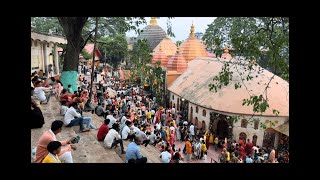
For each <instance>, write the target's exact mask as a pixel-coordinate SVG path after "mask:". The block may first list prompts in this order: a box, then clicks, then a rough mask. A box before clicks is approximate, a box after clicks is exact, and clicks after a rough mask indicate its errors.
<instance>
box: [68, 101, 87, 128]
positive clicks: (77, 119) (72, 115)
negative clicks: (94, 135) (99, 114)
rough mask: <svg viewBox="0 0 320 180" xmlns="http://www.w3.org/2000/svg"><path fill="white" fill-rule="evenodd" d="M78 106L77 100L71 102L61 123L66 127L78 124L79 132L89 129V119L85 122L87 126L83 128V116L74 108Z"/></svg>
mask: <svg viewBox="0 0 320 180" xmlns="http://www.w3.org/2000/svg"><path fill="white" fill-rule="evenodd" d="M77 107H78V103H77V102H73V103H72V104H71V107H70V108H69V109H68V110H67V112H66V114H65V115H64V119H63V123H64V125H66V126H67V127H71V126H75V125H80V132H86V131H89V130H90V129H88V127H89V126H90V122H91V119H90V121H89V125H88V124H87V128H84V126H83V124H84V118H83V117H81V115H80V113H77V112H76V110H75V108H77Z"/></svg>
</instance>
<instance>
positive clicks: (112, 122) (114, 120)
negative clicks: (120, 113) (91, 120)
mask: <svg viewBox="0 0 320 180" xmlns="http://www.w3.org/2000/svg"><path fill="white" fill-rule="evenodd" d="M106 119H110V123H109V125H108V127H109V129H111V128H112V125H113V124H114V123H116V122H117V120H116V118H114V117H113V115H111V112H110V111H109V112H108V116H107V118H106Z"/></svg>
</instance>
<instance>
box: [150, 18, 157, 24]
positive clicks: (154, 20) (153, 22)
mask: <svg viewBox="0 0 320 180" xmlns="http://www.w3.org/2000/svg"><path fill="white" fill-rule="evenodd" d="M150 25H152V26H156V25H158V23H157V18H156V17H151V20H150Z"/></svg>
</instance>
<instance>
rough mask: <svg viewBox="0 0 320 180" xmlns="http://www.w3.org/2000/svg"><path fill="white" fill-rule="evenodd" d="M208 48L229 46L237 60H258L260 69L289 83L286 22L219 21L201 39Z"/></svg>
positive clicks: (262, 19) (282, 19)
mask: <svg viewBox="0 0 320 180" xmlns="http://www.w3.org/2000/svg"><path fill="white" fill-rule="evenodd" d="M203 40H204V41H205V42H206V44H207V47H213V48H224V47H226V46H232V47H233V48H234V49H236V51H237V55H238V56H245V57H246V58H247V59H253V58H254V59H257V62H258V63H259V64H260V62H261V64H260V65H261V66H262V67H264V68H266V69H268V70H270V71H271V72H273V73H274V74H276V75H279V76H281V77H282V78H283V79H285V80H288V79H289V66H288V63H289V18H287V17H232V18H230V17H229V18H225V17H218V18H216V19H215V20H214V22H213V23H211V24H210V25H208V29H206V32H205V34H204V36H203Z"/></svg>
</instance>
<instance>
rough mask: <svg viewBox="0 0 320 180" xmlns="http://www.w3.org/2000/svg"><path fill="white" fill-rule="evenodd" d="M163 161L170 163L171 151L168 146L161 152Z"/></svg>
mask: <svg viewBox="0 0 320 180" xmlns="http://www.w3.org/2000/svg"><path fill="white" fill-rule="evenodd" d="M160 158H161V161H162V163H170V160H171V154H170V153H169V148H168V147H166V149H165V151H163V152H162V153H161V154H160Z"/></svg>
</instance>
